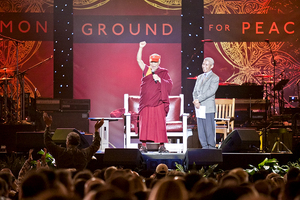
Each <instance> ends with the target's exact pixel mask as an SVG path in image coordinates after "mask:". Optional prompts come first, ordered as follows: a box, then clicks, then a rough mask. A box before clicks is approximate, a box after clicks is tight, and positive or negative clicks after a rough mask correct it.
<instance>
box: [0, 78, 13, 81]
mask: <svg viewBox="0 0 300 200" xmlns="http://www.w3.org/2000/svg"><path fill="white" fill-rule="evenodd" d="M10 79H12V78H0V81H5V80H10Z"/></svg>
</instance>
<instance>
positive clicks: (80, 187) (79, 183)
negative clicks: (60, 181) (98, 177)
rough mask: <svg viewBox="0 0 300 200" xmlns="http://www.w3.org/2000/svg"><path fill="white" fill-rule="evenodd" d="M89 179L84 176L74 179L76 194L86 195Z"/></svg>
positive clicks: (79, 195) (81, 196) (80, 196)
mask: <svg viewBox="0 0 300 200" xmlns="http://www.w3.org/2000/svg"><path fill="white" fill-rule="evenodd" d="M86 182H87V180H85V179H83V178H77V179H74V194H75V196H77V197H79V198H81V199H82V198H83V197H84V186H85V183H86Z"/></svg>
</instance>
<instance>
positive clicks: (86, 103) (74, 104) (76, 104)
mask: <svg viewBox="0 0 300 200" xmlns="http://www.w3.org/2000/svg"><path fill="white" fill-rule="evenodd" d="M60 110H61V111H62V112H67V111H78V112H90V99H62V100H61V101H60Z"/></svg>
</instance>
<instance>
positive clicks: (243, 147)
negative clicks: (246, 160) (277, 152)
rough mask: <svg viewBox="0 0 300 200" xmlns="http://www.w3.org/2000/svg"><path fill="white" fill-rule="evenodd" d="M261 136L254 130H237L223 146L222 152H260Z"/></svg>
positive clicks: (229, 135) (226, 139)
mask: <svg viewBox="0 0 300 200" xmlns="http://www.w3.org/2000/svg"><path fill="white" fill-rule="evenodd" d="M259 147H260V140H259V134H258V133H257V132H256V131H255V130H253V129H236V130H234V131H232V132H231V133H230V134H228V135H227V137H226V138H225V140H224V141H223V142H222V144H221V147H220V148H221V149H222V152H245V153H246V152H249V153H250V152H259Z"/></svg>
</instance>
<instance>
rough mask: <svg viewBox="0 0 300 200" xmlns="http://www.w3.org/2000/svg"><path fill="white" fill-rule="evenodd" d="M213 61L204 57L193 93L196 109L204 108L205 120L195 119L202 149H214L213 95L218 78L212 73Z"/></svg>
mask: <svg viewBox="0 0 300 200" xmlns="http://www.w3.org/2000/svg"><path fill="white" fill-rule="evenodd" d="M213 67H214V60H213V59H212V58H210V57H206V58H205V59H204V60H203V63H202V70H203V73H202V74H200V75H199V76H198V78H197V81H196V84H195V87H194V91H193V100H194V101H193V104H194V105H195V108H196V109H199V108H200V105H201V106H205V118H197V126H198V136H199V140H200V143H201V146H202V148H203V149H215V148H216V125H215V120H214V118H215V112H216V104H215V93H216V91H217V89H218V87H219V77H218V76H217V75H216V74H215V73H213V72H212V70H211V69H212V68H213Z"/></svg>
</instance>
